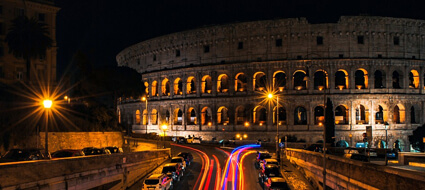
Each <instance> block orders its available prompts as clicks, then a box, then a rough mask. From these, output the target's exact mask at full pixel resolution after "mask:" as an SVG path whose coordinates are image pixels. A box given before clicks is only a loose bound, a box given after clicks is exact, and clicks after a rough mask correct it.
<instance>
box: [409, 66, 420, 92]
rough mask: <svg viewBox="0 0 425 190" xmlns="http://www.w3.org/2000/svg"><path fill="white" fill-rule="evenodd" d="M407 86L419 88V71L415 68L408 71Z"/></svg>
mask: <svg viewBox="0 0 425 190" xmlns="http://www.w3.org/2000/svg"><path fill="white" fill-rule="evenodd" d="M409 88H414V89H418V88H419V72H418V71H417V70H414V69H412V70H411V71H410V72H409Z"/></svg>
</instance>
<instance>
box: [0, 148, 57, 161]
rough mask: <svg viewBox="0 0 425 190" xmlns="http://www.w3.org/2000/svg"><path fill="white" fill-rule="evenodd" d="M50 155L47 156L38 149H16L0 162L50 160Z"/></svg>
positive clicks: (8, 152) (0, 159)
mask: <svg viewBox="0 0 425 190" xmlns="http://www.w3.org/2000/svg"><path fill="white" fill-rule="evenodd" d="M49 158H50V155H45V153H44V150H43V149H38V148H23V149H19V148H14V149H11V150H9V151H7V152H6V154H4V155H3V156H2V157H1V158H0V162H19V161H29V160H43V159H49Z"/></svg>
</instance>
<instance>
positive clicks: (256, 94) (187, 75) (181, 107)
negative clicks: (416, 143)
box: [116, 16, 425, 151]
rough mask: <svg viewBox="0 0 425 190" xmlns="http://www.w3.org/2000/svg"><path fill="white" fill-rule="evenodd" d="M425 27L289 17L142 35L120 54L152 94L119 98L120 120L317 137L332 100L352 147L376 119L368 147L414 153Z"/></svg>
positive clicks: (149, 128) (367, 19)
mask: <svg viewBox="0 0 425 190" xmlns="http://www.w3.org/2000/svg"><path fill="white" fill-rule="evenodd" d="M424 26H425V21H424V20H414V19H405V18H390V17H371V16H342V17H340V19H339V21H338V22H337V23H319V24H311V23H309V22H308V21H307V20H306V19H305V18H289V19H279V20H265V21H254V22H242V23H233V24H226V25H219V26H208V27H203V28H198V29H194V30H188V31H183V32H178V33H174V34H169V35H165V36H161V37H157V38H154V39H150V40H147V41H143V42H140V43H137V44H135V45H132V46H130V47H128V48H126V49H124V50H123V51H121V52H120V53H119V54H118V55H117V57H116V60H117V62H118V65H119V66H126V67H130V68H133V69H135V70H137V71H138V72H139V73H140V74H141V75H142V80H143V83H144V85H145V87H146V99H145V97H143V99H142V98H141V97H138V98H130V99H122V100H120V102H119V105H118V108H117V109H118V110H117V112H118V116H119V120H120V122H122V123H124V124H126V125H127V124H128V125H131V126H132V129H133V132H135V133H151V132H156V133H164V134H165V133H166V134H167V135H168V136H174V135H175V136H188V135H195V136H201V137H202V138H203V139H204V140H211V139H217V140H218V139H223V138H224V139H235V138H236V139H247V140H256V139H269V140H273V139H274V138H275V136H276V132H277V129H278V130H279V135H280V137H283V136H288V135H290V136H292V137H293V136H295V137H296V138H297V139H298V140H301V141H305V142H318V141H320V140H322V139H323V121H324V115H325V111H324V110H325V109H324V106H325V103H324V102H325V101H324V100H325V99H327V98H330V100H331V101H332V103H333V111H334V116H335V137H334V138H335V139H336V141H339V143H341V142H342V143H344V144H346V145H347V146H355V144H356V143H358V142H362V140H363V137H362V134H363V133H365V131H366V127H367V126H372V131H373V141H372V142H373V143H371V144H372V147H373V146H376V147H379V146H381V147H382V146H385V142H388V145H389V146H388V147H391V145H392V146H399V147H400V148H401V149H402V150H403V151H409V149H410V144H409V140H408V136H409V135H411V134H412V131H413V130H414V129H416V128H417V127H418V126H420V125H421V124H422V123H423V122H424V119H423V118H424V114H425V112H423V110H424V109H425V107H424V101H425V98H424V96H423V95H424V94H425V82H424V80H425V75H424V74H425V70H424V67H423V65H424V63H425V59H424V58H425V30H424V29H422V27H424ZM268 93H272V94H274V96H273V97H272V98H270V99H269V98H267V96H266V95H267V94H268ZM277 100H278V102H277ZM164 124H165V125H166V126H167V128H166V130H164V131H163V130H162V126H163V125H164ZM386 139H387V141H385V140H386ZM383 144H384V145H383Z"/></svg>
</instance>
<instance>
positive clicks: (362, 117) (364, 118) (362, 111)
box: [356, 105, 369, 125]
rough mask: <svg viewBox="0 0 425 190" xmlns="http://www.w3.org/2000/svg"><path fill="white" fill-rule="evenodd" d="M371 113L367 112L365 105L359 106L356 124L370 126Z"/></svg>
mask: <svg viewBox="0 0 425 190" xmlns="http://www.w3.org/2000/svg"><path fill="white" fill-rule="evenodd" d="M368 113H369V111H368V110H366V108H365V107H364V106H363V105H359V106H357V108H356V124H360V125H362V124H368V123H369V118H368V115H369V114H368Z"/></svg>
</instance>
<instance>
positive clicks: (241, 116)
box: [235, 106, 248, 125]
mask: <svg viewBox="0 0 425 190" xmlns="http://www.w3.org/2000/svg"><path fill="white" fill-rule="evenodd" d="M235 112H236V124H237V125H242V124H244V123H245V122H248V117H247V115H246V108H245V107H244V106H238V107H236V110H235Z"/></svg>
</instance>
